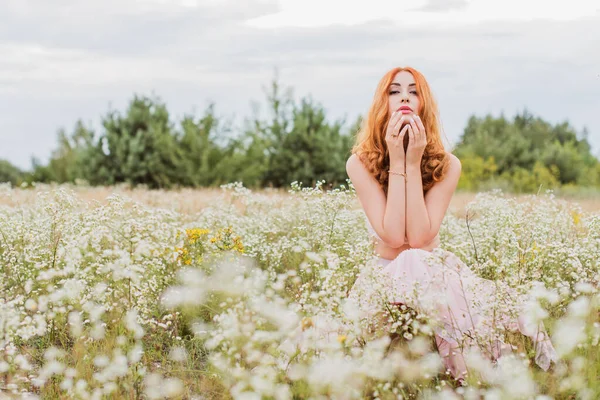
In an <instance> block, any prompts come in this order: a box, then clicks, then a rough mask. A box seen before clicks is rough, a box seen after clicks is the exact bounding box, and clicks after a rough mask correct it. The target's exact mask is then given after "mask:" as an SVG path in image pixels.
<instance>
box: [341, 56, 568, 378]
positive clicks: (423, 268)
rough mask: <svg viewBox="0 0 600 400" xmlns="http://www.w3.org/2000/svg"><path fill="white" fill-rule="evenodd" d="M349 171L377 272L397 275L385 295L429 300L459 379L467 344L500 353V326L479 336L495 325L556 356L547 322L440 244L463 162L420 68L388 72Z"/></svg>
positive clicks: (420, 305)
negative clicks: (507, 300) (512, 308)
mask: <svg viewBox="0 0 600 400" xmlns="http://www.w3.org/2000/svg"><path fill="white" fill-rule="evenodd" d="M346 171H347V173H348V176H349V177H350V180H351V181H352V184H353V186H354V188H355V190H356V194H357V196H358V199H359V201H360V204H361V205H362V207H363V209H364V212H365V214H366V217H367V221H366V223H367V228H368V230H369V232H370V233H371V235H372V236H373V237H374V239H375V252H376V253H377V254H378V255H379V257H378V258H377V263H378V265H380V267H379V268H380V269H381V271H380V272H381V273H383V274H384V277H386V278H391V279H386V280H388V281H389V282H390V286H391V288H392V292H391V293H392V297H393V298H391V299H389V302H390V303H392V304H405V305H407V306H409V307H411V308H415V309H418V310H429V311H432V312H433V314H435V315H436V316H437V318H439V322H440V323H439V325H438V326H437V327H436V328H435V339H436V344H437V347H438V352H439V354H440V356H441V357H442V359H443V360H444V365H445V366H446V367H447V370H449V372H450V373H451V374H452V375H453V376H454V377H455V378H456V379H457V380H459V381H460V382H461V383H462V382H463V380H464V377H465V375H466V373H467V368H466V365H465V360H464V357H463V350H464V349H465V348H468V347H471V346H475V345H478V347H479V349H480V350H483V354H484V355H487V356H488V357H489V358H490V359H492V360H493V361H495V360H496V359H497V358H498V357H500V356H501V354H502V352H503V351H502V350H503V349H506V348H507V347H508V346H506V345H505V344H504V342H503V340H502V337H501V335H500V334H498V332H497V331H496V334H495V336H490V337H493V340H492V341H491V342H490V340H489V338H490V337H488V338H487V340H479V339H480V338H481V337H483V336H484V335H486V334H487V335H494V333H493V332H492V331H493V328H494V327H499V326H502V327H504V328H508V329H509V330H512V331H517V330H518V331H520V332H521V333H523V334H525V335H527V336H529V337H531V338H532V339H533V342H534V344H535V346H536V363H537V364H538V365H540V366H541V367H542V368H543V369H544V370H547V369H548V368H549V365H550V361H556V359H557V356H556V353H555V351H554V348H553V346H552V344H551V342H550V340H549V338H548V335H547V334H546V332H545V329H544V327H543V325H542V324H541V323H539V324H536V323H527V319H526V317H525V316H524V315H523V313H521V314H516V315H514V316H511V315H510V312H508V311H507V308H506V307H504V308H503V310H504V311H502V312H501V313H498V309H497V307H496V306H498V303H499V301H500V299H501V298H500V297H498V298H495V297H496V295H499V294H500V291H499V289H498V287H497V283H495V282H492V281H490V280H486V279H483V278H480V277H478V276H476V275H474V274H473V272H472V271H470V270H469V268H468V267H467V266H466V265H465V264H464V263H463V262H462V261H461V260H460V259H458V257H456V256H455V255H454V254H452V253H450V252H448V251H445V250H442V249H440V248H439V245H440V239H439V234H438V232H439V229H440V225H441V223H442V220H443V218H444V215H445V213H446V210H447V208H448V205H449V203H450V199H451V198H452V195H453V193H454V190H455V189H456V185H457V183H458V180H459V177H460V173H461V163H460V161H459V159H458V158H457V157H456V156H454V155H453V154H451V153H449V152H446V151H445V150H444V146H443V144H442V142H441V138H440V126H439V123H438V110H437V105H436V103H435V101H434V99H433V96H432V94H431V91H430V89H429V85H428V84H427V81H426V80H425V78H424V77H423V75H422V74H421V73H419V72H418V71H416V70H415V69H413V68H409V67H407V68H394V69H392V70H390V71H389V72H388V73H386V74H385V75H384V76H383V78H382V79H381V80H380V82H379V85H378V87H377V89H376V93H375V96H374V100H373V103H372V105H371V108H370V110H369V113H368V115H367V118H366V119H365V121H364V123H363V126H362V129H361V130H360V132H359V133H358V136H357V139H356V143H355V145H354V147H353V149H352V155H351V156H350V158H349V159H348V161H347V163H346ZM434 254H435V255H436V256H435V257H434ZM436 257H437V258H436ZM368 285H369V284H366V286H368ZM359 288H360V290H361V291H362V290H364V289H365V280H364V279H362V280H361V277H360V276H359V278H358V279H357V281H356V283H355V285H354V287H353V288H352V292H351V296H357V295H358V294H357V292H358V291H359ZM508 291H509V292H510V291H511V289H510V288H509V289H508ZM510 293H511V295H515V293H514V292H510ZM494 309H495V310H494ZM492 316H493V318H492ZM483 343H487V345H482V344H483ZM490 343H491V345H490Z"/></svg>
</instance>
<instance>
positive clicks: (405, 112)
mask: <svg viewBox="0 0 600 400" xmlns="http://www.w3.org/2000/svg"><path fill="white" fill-rule="evenodd" d="M400 112H401V113H402V114H410V113H411V112H412V110H409V109H408V108H403V109H402V110H400Z"/></svg>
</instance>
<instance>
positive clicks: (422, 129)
mask: <svg viewBox="0 0 600 400" xmlns="http://www.w3.org/2000/svg"><path fill="white" fill-rule="evenodd" d="M415 120H416V121H417V126H418V127H419V129H420V130H421V132H422V133H423V134H424V133H425V126H424V125H423V121H421V117H419V116H418V115H417V116H416V118H415Z"/></svg>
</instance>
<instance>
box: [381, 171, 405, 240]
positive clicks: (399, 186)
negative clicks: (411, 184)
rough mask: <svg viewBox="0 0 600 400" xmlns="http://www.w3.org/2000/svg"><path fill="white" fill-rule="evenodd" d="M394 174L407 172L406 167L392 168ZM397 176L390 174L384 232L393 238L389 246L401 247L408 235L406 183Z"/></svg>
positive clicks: (401, 177)
mask: <svg viewBox="0 0 600 400" xmlns="http://www.w3.org/2000/svg"><path fill="white" fill-rule="evenodd" d="M390 169H391V170H392V171H394V172H400V173H402V172H405V165H404V163H402V165H394V166H392V167H390ZM404 179H405V178H404V177H403V176H400V175H396V174H392V173H390V174H389V179H388V192H387V201H386V205H385V214H384V216H383V230H384V232H386V234H387V236H388V238H393V240H390V241H389V243H388V244H390V245H392V246H395V247H400V246H402V245H403V244H404V237H405V234H406V229H405V228H406V181H405V180H404Z"/></svg>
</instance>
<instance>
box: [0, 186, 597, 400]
mask: <svg viewBox="0 0 600 400" xmlns="http://www.w3.org/2000/svg"><path fill="white" fill-rule="evenodd" d="M95 190H97V189H93V188H81V187H73V186H44V185H42V186H38V187H36V188H34V189H18V188H11V187H9V186H6V185H4V186H0V267H1V269H0V274H1V276H0V278H1V280H2V289H1V290H2V291H1V295H0V398H52V399H54V398H57V399H71V398H74V399H104V398H119V399H120V398H123V399H162V398H173V399H229V398H235V399H292V398H296V399H304V398H311V399H354V398H356V399H362V398H369V399H396V398H406V399H459V398H467V399H479V398H485V399H517V398H530V399H539V400H542V399H544V400H545V399H553V398H556V399H569V398H572V399H575V398H577V399H597V398H600V379H599V377H600V351H599V350H600V349H599V341H600V292H599V282H600V212H598V211H597V210H591V209H586V208H583V207H581V205H579V204H578V203H576V202H570V201H565V200H562V199H559V198H556V197H554V196H553V195H552V194H551V193H546V194H540V195H537V196H535V195H532V196H526V197H520V198H519V199H516V198H512V197H511V196H508V195H505V194H503V193H501V192H500V191H491V192H484V193H479V194H477V195H476V196H475V197H474V198H473V199H471V200H470V201H469V202H466V203H465V205H464V207H463V206H461V207H456V208H451V209H450V210H449V212H448V213H447V215H446V218H445V220H444V223H443V224H442V228H441V230H440V239H441V247H442V248H443V249H445V250H448V251H450V252H452V253H454V254H456V255H457V256H458V257H459V258H460V259H461V260H463V261H464V262H465V264H466V265H468V266H469V267H470V268H471V269H472V270H473V271H474V272H475V273H476V274H477V275H479V276H482V277H485V278H488V279H491V280H493V281H495V282H498V283H499V284H500V283H501V284H502V285H505V286H506V287H510V288H513V289H515V290H517V291H518V292H519V293H533V294H534V300H535V301H532V302H529V303H528V304H526V307H525V309H526V311H527V313H528V317H529V318H530V319H532V320H535V321H543V322H544V324H545V326H546V328H547V330H548V333H549V334H550V336H551V338H552V341H553V343H554V346H555V348H556V351H557V353H558V355H559V357H560V360H559V362H558V363H556V364H553V365H552V367H551V368H550V370H548V371H543V370H542V369H540V368H539V367H537V365H535V363H534V362H533V356H534V349H533V345H532V343H531V342H530V341H529V339H528V338H526V337H523V336H518V335H511V334H509V333H507V334H506V340H507V342H509V343H510V344H511V345H512V349H513V351H512V353H511V354H508V355H506V356H504V357H501V358H500V359H499V361H498V363H496V364H491V363H490V362H489V361H487V360H486V359H485V358H484V357H483V356H482V355H481V354H480V353H479V352H477V351H476V349H475V350H473V351H469V352H468V353H467V364H468V367H469V376H468V379H467V384H466V386H459V385H457V383H456V382H455V381H454V380H453V379H452V378H451V377H450V376H449V375H448V374H447V373H445V371H443V366H442V363H441V360H440V358H439V356H438V354H437V352H436V351H435V347H434V343H435V341H434V339H433V336H432V328H431V323H432V321H431V319H430V316H428V315H424V314H421V313H419V312H418V311H417V310H414V309H411V308H407V307H399V308H390V307H389V306H387V305H386V302H385V296H383V295H382V296H379V294H381V293H383V292H384V291H385V289H386V288H385V282H382V281H381V280H378V279H374V280H373V285H372V287H373V288H374V289H376V290H374V291H373V293H372V294H371V295H370V297H371V298H370V300H373V301H374V303H375V304H379V305H380V306H381V307H380V309H381V310H380V312H379V313H378V314H377V315H376V316H372V315H366V313H365V310H364V309H363V308H361V307H359V306H357V303H356V302H353V301H352V299H350V298H349V297H348V293H349V290H350V288H351V287H352V285H353V284H354V282H355V280H356V279H357V276H359V273H360V274H365V275H368V273H369V271H373V268H372V267H373V259H374V255H373V252H372V247H371V243H370V241H369V238H368V235H367V230H366V226H365V223H364V218H365V216H364V213H363V212H362V210H361V209H360V207H358V200H357V198H356V195H355V192H354V191H353V188H352V187H351V186H350V187H341V188H339V189H335V190H327V191H326V190H323V189H322V184H317V186H316V187H313V188H305V187H301V186H300V185H298V184H296V183H294V184H292V185H291V187H290V190H289V191H288V192H276V191H272V192H271V191H268V190H265V191H261V192H254V191H251V190H249V189H247V188H244V187H243V186H242V185H241V184H238V183H232V184H228V185H224V186H222V187H221V190H213V191H210V192H209V193H210V195H209V197H208V198H206V199H204V200H202V199H199V197H200V196H202V192H201V191H182V192H175V191H172V192H159V191H143V190H142V191H136V192H135V193H128V194H124V193H122V192H121V191H119V190H116V189H115V191H114V193H113V192H109V193H107V195H106V196H100V200H98V199H97V197H98V196H97V192H94V191H95ZM94 193H96V194H95V195H94ZM199 201H200V202H203V204H202V205H201V207H199V206H198V202H199ZM434 253H435V252H434ZM375 272H376V271H375ZM373 276H374V277H375V278H376V274H373ZM379 286H381V291H379V290H378V289H377V288H379Z"/></svg>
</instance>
